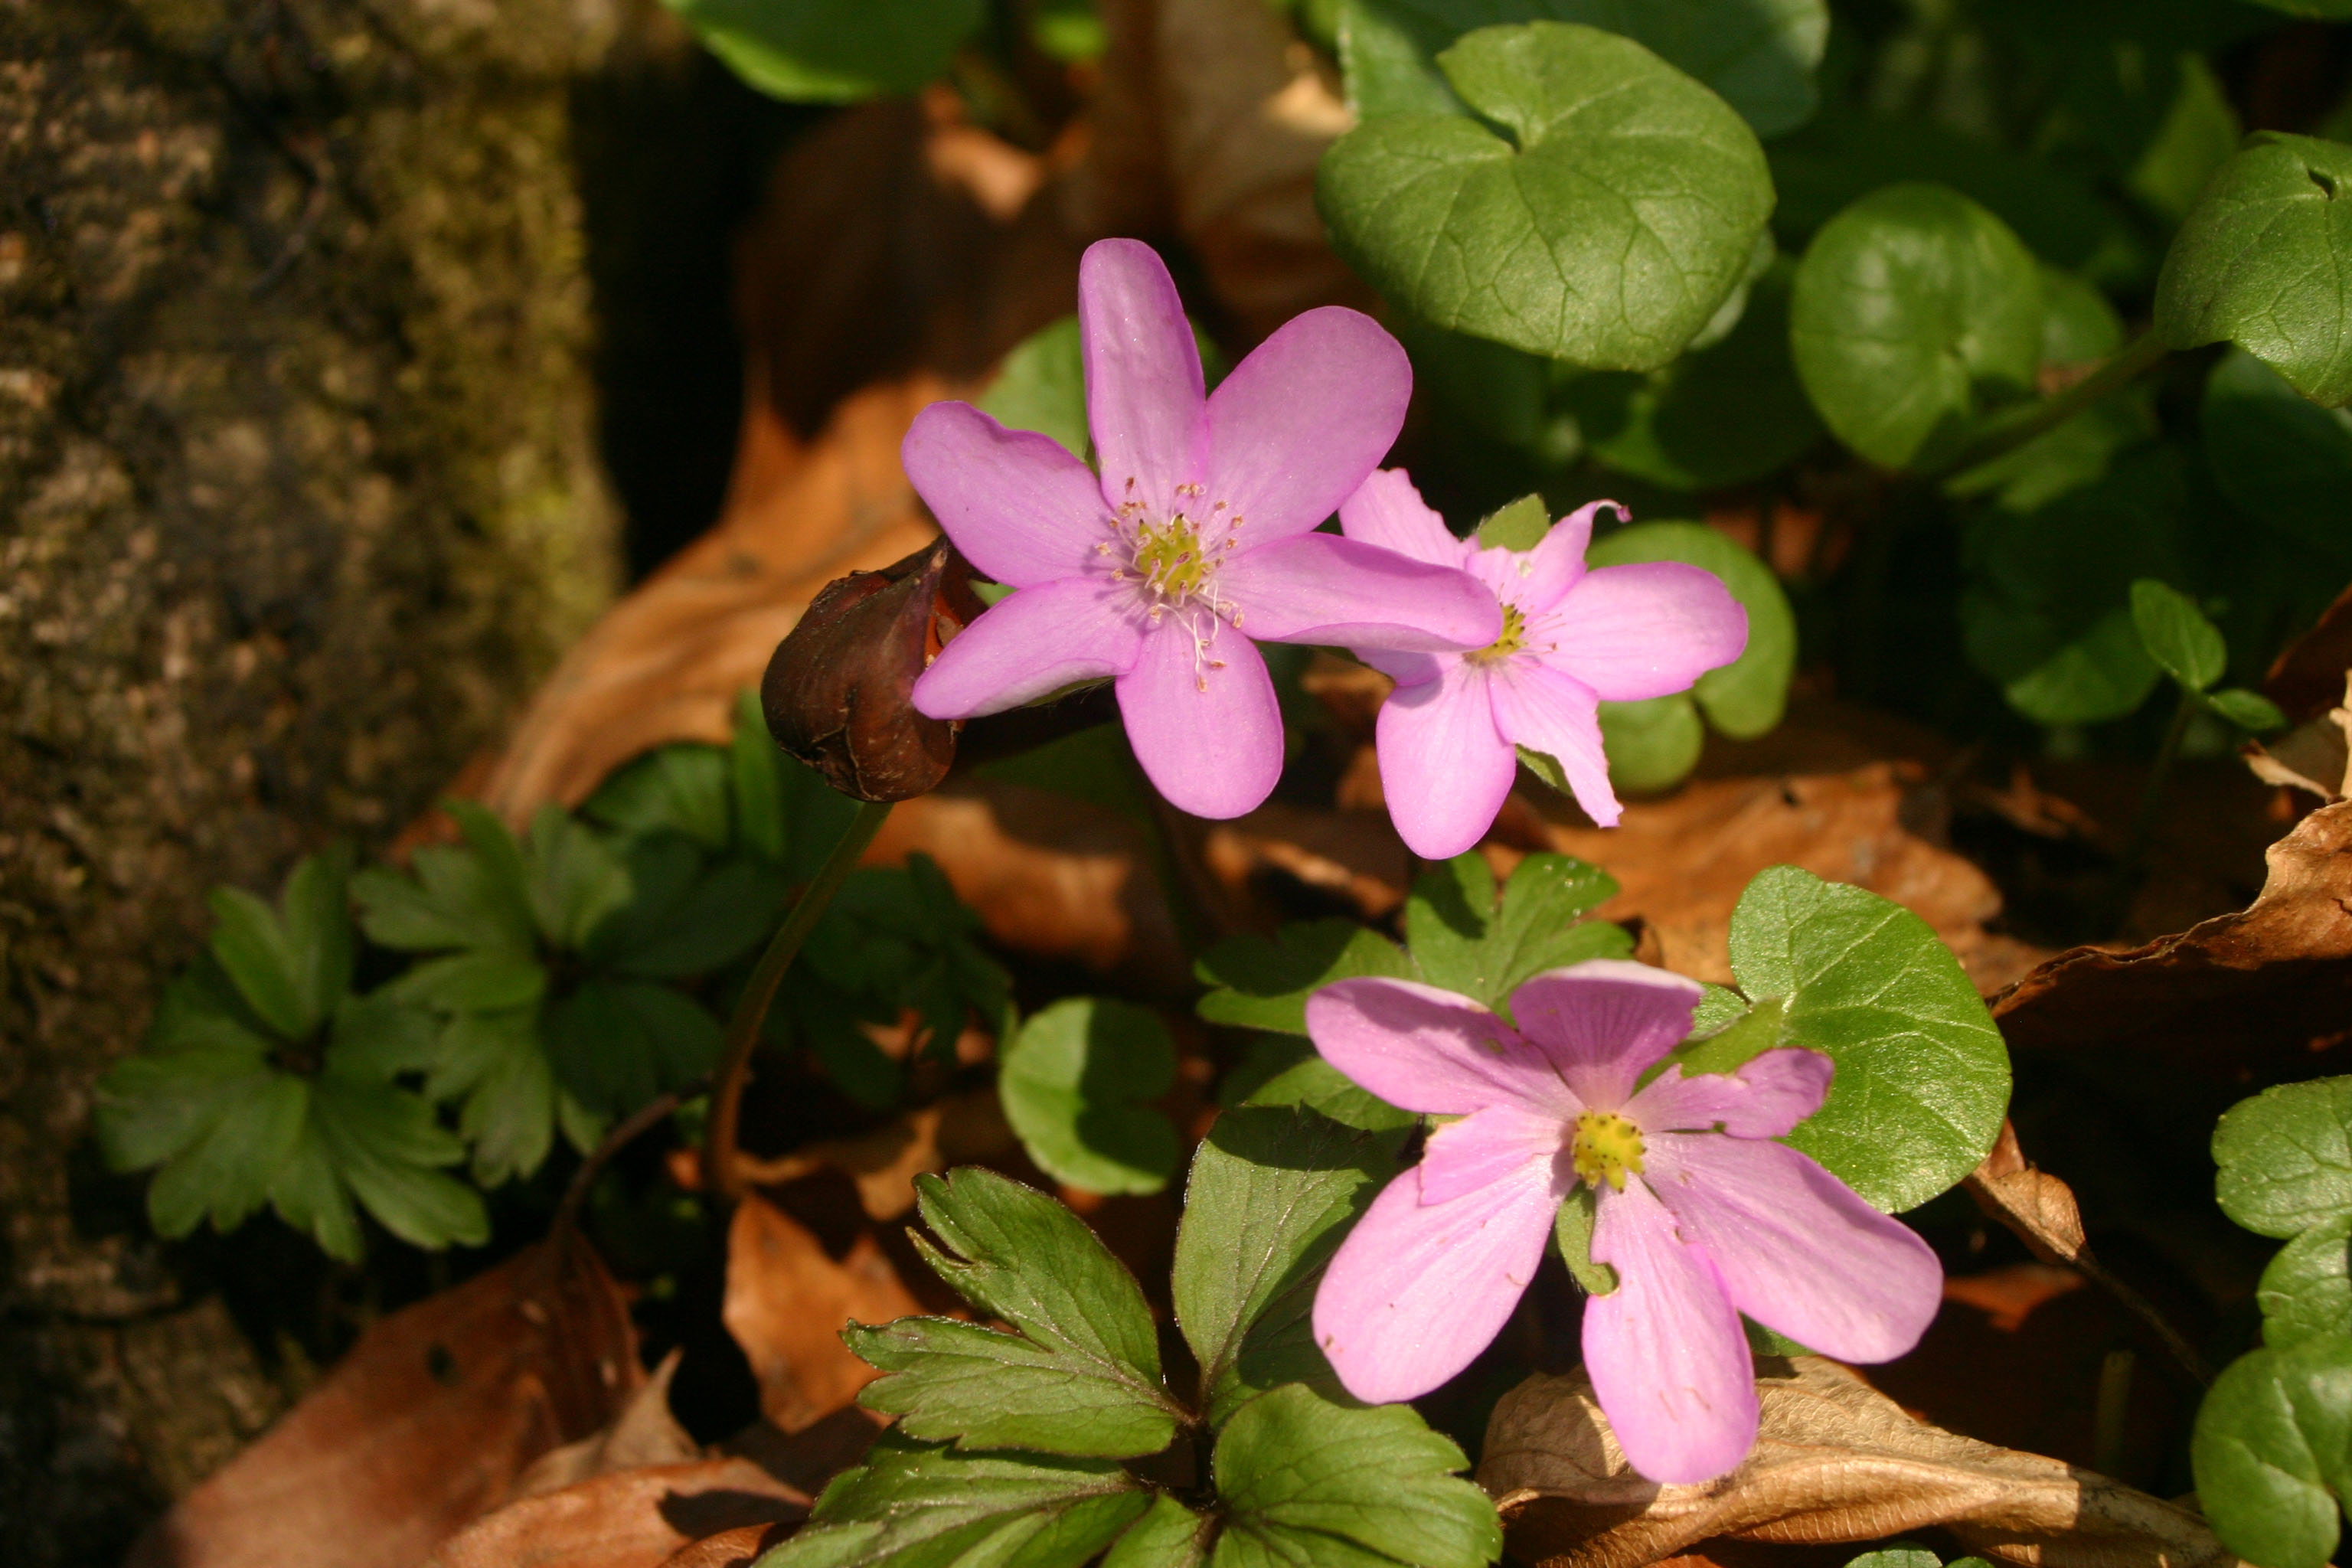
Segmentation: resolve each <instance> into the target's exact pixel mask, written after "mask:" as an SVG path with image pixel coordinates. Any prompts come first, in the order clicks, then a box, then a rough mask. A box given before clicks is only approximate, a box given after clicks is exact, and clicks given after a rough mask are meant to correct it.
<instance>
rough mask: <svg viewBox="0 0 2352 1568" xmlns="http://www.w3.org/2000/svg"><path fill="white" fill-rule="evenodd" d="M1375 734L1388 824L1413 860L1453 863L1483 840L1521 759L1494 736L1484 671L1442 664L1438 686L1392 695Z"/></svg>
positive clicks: (1452, 662)
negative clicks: (1387, 809)
mask: <svg viewBox="0 0 2352 1568" xmlns="http://www.w3.org/2000/svg"><path fill="white" fill-rule="evenodd" d="M1418 657H1423V658H1426V657H1428V656H1426V655H1422V656H1418ZM1373 733H1374V740H1375V742H1376V743H1377V745H1378V748H1379V751H1378V755H1379V758H1380V764H1381V794H1382V795H1385V796H1386V797H1387V798H1388V805H1389V818H1390V820H1391V821H1392V822H1394V823H1395V824H1396V830H1397V835H1398V837H1401V838H1402V839H1403V840H1404V841H1405V844H1406V846H1407V847H1410V848H1411V849H1412V852H1413V853H1414V854H1416V855H1418V856H1420V857H1421V858H1423V859H1425V860H1450V859H1452V858H1454V856H1456V855H1459V854H1461V853H1462V852H1463V851H1464V850H1465V849H1468V848H1470V847H1473V846H1474V845H1475V844H1476V843H1477V842H1478V841H1479V840H1480V839H1481V838H1484V837H1486V829H1488V828H1489V827H1492V826H1494V825H1495V816H1496V813H1497V812H1499V811H1501V810H1502V809H1503V802H1504V801H1505V800H1506V799H1507V798H1508V797H1509V795H1510V793H1511V785H1512V784H1513V783H1514V782H1515V781H1516V780H1517V778H1518V774H1519V759H1518V753H1517V752H1514V751H1513V750H1511V743H1510V742H1508V741H1506V740H1504V739H1503V737H1502V734H1501V733H1500V731H1497V730H1496V728H1495V705H1494V702H1493V700H1491V699H1490V698H1488V696H1487V695H1486V672H1485V671H1483V670H1481V669H1478V668H1475V666H1473V665H1471V664H1469V663H1467V662H1466V661H1465V660H1462V659H1458V658H1455V659H1446V660H1444V661H1443V662H1442V667H1441V668H1440V669H1439V671H1438V678H1437V679H1434V680H1428V681H1423V682H1422V683H1420V684H1419V685H1413V686H1399V687H1398V688H1397V689H1395V690H1394V691H1391V692H1390V693H1389V698H1388V700H1387V701H1386V702H1383V703H1382V704H1381V715H1380V719H1379V720H1378V721H1377V722H1376V724H1375V726H1374V731H1373Z"/></svg>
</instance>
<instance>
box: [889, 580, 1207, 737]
mask: <svg viewBox="0 0 2352 1568" xmlns="http://www.w3.org/2000/svg"><path fill="white" fill-rule="evenodd" d="M1142 628H1143V615H1142V611H1141V608H1140V606H1139V604H1138V602H1137V599H1136V596H1135V585H1134V584H1131V583H1113V582H1111V581H1109V580H1108V579H1107V578H1103V577H1065V578H1063V579H1062V580H1061V581H1059V582H1055V583H1040V584H1037V585H1036V586H1035V587H1033V588H1024V589H1022V590H1020V591H1019V592H1018V593H1016V594H1014V595H1012V596H1011V597H1009V598H1006V599H1002V600H1000V601H998V602H997V603H996V604H993V605H990V606H989V607H988V608H987V609H986V610H984V611H982V613H981V616H980V618H979V619H978V620H976V621H974V622H972V623H971V625H970V626H966V627H964V629H963V630H962V631H961V632H960V633H958V634H957V635H956V637H955V640H954V641H952V642H950V643H949V644H948V646H947V647H945V648H943V649H941V650H940V657H939V658H935V659H933V660H931V667H930V668H929V669H927V670H925V671H923V673H922V674H921V675H920V676H919V677H918V678H917V679H916V681H915V687H914V702H915V708H916V710H917V711H919V712H921V713H925V714H928V715H929V716H930V717H931V718H934V719H974V718H978V717H979V716H980V715H981V714H982V713H999V712H1003V710H1005V709H1007V708H1018V707H1020V706H1021V705H1022V704H1023V703H1024V702H1034V701H1036V700H1038V699H1039V698H1041V697H1045V696H1048V695H1050V694H1052V693H1054V692H1055V691H1059V690H1060V689H1062V688H1064V687H1066V686H1075V685H1076V684H1078V683H1079V682H1081V681H1087V680H1108V679H1111V678H1112V677H1114V676H1117V675H1118V674H1119V673H1121V672H1122V671H1123V670H1125V669H1126V668H1128V667H1129V665H1131V664H1133V663H1134V662H1135V659H1136V655H1137V651H1138V650H1139V648H1140V647H1142V644H1143V629H1142ZM1234 640H1235V641H1237V642H1238V641H1239V640H1240V639H1239V638H1235V639H1234Z"/></svg>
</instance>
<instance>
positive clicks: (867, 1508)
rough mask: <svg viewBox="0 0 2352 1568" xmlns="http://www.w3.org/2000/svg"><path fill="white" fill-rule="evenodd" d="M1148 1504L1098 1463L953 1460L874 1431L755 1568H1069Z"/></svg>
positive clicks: (1139, 1491)
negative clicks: (859, 1458)
mask: <svg viewBox="0 0 2352 1568" xmlns="http://www.w3.org/2000/svg"><path fill="white" fill-rule="evenodd" d="M1151 1500H1152V1494H1151V1493H1150V1491H1149V1490H1147V1489H1145V1488H1144V1487H1143V1486H1141V1485H1140V1484H1139V1483H1138V1482H1137V1481H1136V1480H1135V1479H1133V1478H1131V1477H1129V1475H1128V1474H1127V1473H1126V1472H1125V1471H1124V1470H1121V1469H1120V1468H1118V1465H1116V1464H1114V1463H1112V1462H1111V1461H1109V1460H1107V1459H1081V1458H1057V1457H1055V1456H1052V1455H1046V1454H1004V1453H1000V1454H986V1453H982V1454H964V1453H959V1452H957V1451H956V1450H954V1449H952V1448H950V1447H946V1446H944V1445H940V1444H929V1443H918V1442H916V1441H914V1440H913V1439H912V1438H909V1437H907V1436H902V1435H901V1434H899V1433H898V1432H890V1431H886V1432H884V1433H883V1434H882V1435H881V1436H879V1437H877V1438H876V1439H875V1440H874V1446H873V1447H870V1448H868V1449H867V1450H866V1458H865V1461H864V1462H863V1463H862V1464H860V1465H858V1466H857V1467H856V1468H855V1469H849V1470H845V1471H843V1472H842V1473H841V1474H840V1475H838V1476H836V1477H835V1478H834V1479H833V1481H832V1483H831V1484H830V1485H828V1486H827V1487H826V1488H825V1489H824V1495H823V1496H822V1497H820V1498H818V1499H817V1500H816V1507H815V1509H814V1510H813V1511H812V1512H811V1513H810V1515H809V1521H808V1523H807V1524H805V1525H803V1527H802V1528H801V1530H800V1531H798V1532H797V1533H796V1534H794V1535H793V1538H792V1539H791V1540H789V1541H787V1542H784V1543H783V1544H782V1546H779V1547H777V1548H775V1549H774V1550H773V1551H772V1552H769V1553H768V1554H767V1555H766V1556H764V1557H762V1558H761V1559H760V1560H759V1562H758V1563H757V1564H756V1565H755V1568H851V1565H853V1564H855V1565H856V1568H961V1565H965V1564H971V1565H974V1568H977V1565H978V1564H982V1563H1001V1564H1005V1565H1007V1568H1080V1565H1081V1564H1083V1563H1086V1562H1087V1560H1088V1559H1090V1558H1092V1557H1093V1556H1094V1555H1095V1554H1096V1553H1097V1552H1100V1551H1101V1550H1102V1549H1103V1548H1104V1547H1106V1546H1108V1545H1109V1544H1110V1542H1112V1540H1113V1539H1114V1538H1116V1537H1117V1536H1118V1533H1119V1531H1122V1530H1124V1529H1126V1528H1127V1527H1128V1525H1129V1523H1130V1522H1132V1521H1134V1520H1136V1519H1137V1518H1139V1517H1140V1516H1141V1515H1142V1514H1143V1513H1144V1511H1145V1510H1147V1509H1148V1508H1150V1505H1151Z"/></svg>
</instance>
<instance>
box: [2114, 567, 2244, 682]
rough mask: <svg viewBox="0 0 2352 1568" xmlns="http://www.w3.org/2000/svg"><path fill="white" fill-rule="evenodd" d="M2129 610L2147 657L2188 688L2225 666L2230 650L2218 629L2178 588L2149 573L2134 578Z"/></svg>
mask: <svg viewBox="0 0 2352 1568" xmlns="http://www.w3.org/2000/svg"><path fill="white" fill-rule="evenodd" d="M2131 614H2132V625H2133V626H2135V627H2137V629H2138V631H2139V640H2140V646H2141V647H2145V648H2147V656H2148V658H2152V659H2154V660H2156V662H2157V665H2158V668H2161V669H2162V670H2163V671H2164V672H2165V673H2166V674H2167V675H2169V676H2170V677H2172V679H2175V680H2177V681H2179V682H2180V684H2181V685H2182V686H2183V687H2186V688H2187V689H2189V690H2190V691H2202V690H2204V689H2206V688H2207V687H2209V686H2210V685H2212V684H2213V683H2214V682H2215V681H2217V680H2219V679H2221V672H2222V671H2223V670H2224V669H2226V668H2229V664H2230V650H2229V648H2228V647H2227V646H2226V645H2225V644H2223V642H2222V641H2221V628H2220V627H2218V626H2215V625H2214V624H2213V623H2212V622H2210V621H2209V620H2207V619H2206V618H2205V612H2204V611H2202V610H2200V609H2199V608H2198V607H2197V601H2196V600H2194V599H2192V598H2190V597H2189V595H2186V594H2184V593H2182V592H2181V591H2180V590H2179V589H2178V588H2175V587H2172V586H2171V585H2169V584H2165V583H2159V582H2158V581H2157V580H2156V579H2155V578H2153V577H2142V578H2140V579H2139V580H2138V581H2137V582H2136V583H2134V584H2132V585H2131Z"/></svg>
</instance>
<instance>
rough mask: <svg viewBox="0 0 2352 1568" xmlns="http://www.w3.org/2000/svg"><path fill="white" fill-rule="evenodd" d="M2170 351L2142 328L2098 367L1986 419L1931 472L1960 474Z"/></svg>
mask: <svg viewBox="0 0 2352 1568" xmlns="http://www.w3.org/2000/svg"><path fill="white" fill-rule="evenodd" d="M2171 352H2172V351H2171V349H2170V348H2168V347H2167V346H2166V344H2165V343H2164V342H2163V340H2162V339H2160V338H2158V336H2157V335H2156V334H2155V333H2154V332H2142V333H2141V334H2140V335H2139V336H2138V337H2137V338H2135V339H2133V340H2132V341H2131V342H2128V343H2126V344H2125V345H2124V348H2123V351H2122V352H2121V353H2118V354H2116V356H2115V358H2113V359H2111V360H2109V361H2107V363H2105V364H2103V365H2101V366H2100V367H2099V368H2098V369H2096V370H2095V371H2093V372H2092V373H2091V374H2088V375H2086V376H2084V378H2083V379H2082V380H2080V381H2078V382H2076V383H2075V384H2074V385H2072V386H2070V387H2068V388H2067V389H2066V390H2065V391H2063V392H2062V393H2060V394H2058V395H2057V396H2055V397H2045V398H2043V399H2042V401H2041V402H2039V403H2029V404H2026V405H2023V406H2022V407H2018V408H2012V409H2009V410H2007V411H2006V412H2004V413H2002V414H2001V415H2000V416H1997V417H1995V418H1993V419H1990V420H1988V421H1987V422H1986V424H1985V427H1984V428H1983V429H1982V430H1980V431H1979V432H1978V433H1977V436H1976V437H1975V439H1973V440H1971V441H1970V442H1969V444H1968V445H1967V446H1965V447H1961V448H1960V449H1959V451H1958V452H1957V453H1955V454H1954V455H1953V456H1952V457H1951V458H1950V459H1949V460H1948V461H1946V462H1943V463H1939V464H1937V466H1936V468H1935V471H1934V473H1933V474H1932V475H1931V476H1930V477H1931V478H1935V479H1946V478H1948V477H1950V476H1951V475H1953V474H1958V473H1964V472H1966V471H1967V470H1968V469H1969V468H1975V467H1977V466H1978V465H1979V464H1980V463H1989V462H1990V461H1992V459H1994V458H1999V457H2003V456H2005V455H2007V454H2008V453H2011V452H2013V451H2015V450H2016V449H2017V448H2018V447H2022V446H2024V445H2025V444H2026V443H2027V442H2028V441H2031V440H2032V439H2033V438H2034V437H2037V436H2042V435H2045V434H2047V433H2048V432H2050V431H2052V430H2054V429H2056V428H2057V427H2058V426H2061V425H2063V424H2064V423H2066V421H2067V420H2069V419H2072V418H2073V417H2074V416H2075V415H2077V414H2080V413H2081V412H2083V410H2084V409H2085V408H2088V407H2090V406H2091V405H2093V404H2095V403H2097V402H2099V401H2100V400H2101V399H2103V398H2105V396H2107V395H2108V394H2110V393H2112V392H2115V391H2116V390H2118V389H2119V388H2122V387H2125V386H2127V385H2129V384H2131V383H2133V382H2134V381H2137V379H2139V377H2140V376H2142V375H2144V374H2147V372H2148V371H2150V370H2153V369H2154V368H2156V366H2157V365H2158V364H2159V363H2162V362H2163V360H2164V357H2165V355H2167V354H2168V353H2171Z"/></svg>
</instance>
